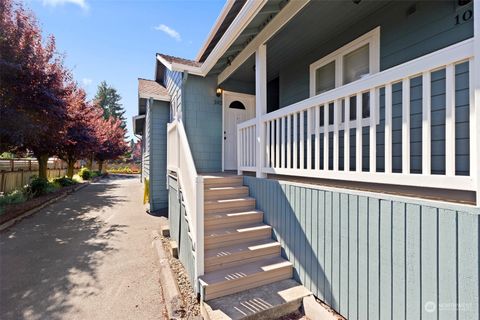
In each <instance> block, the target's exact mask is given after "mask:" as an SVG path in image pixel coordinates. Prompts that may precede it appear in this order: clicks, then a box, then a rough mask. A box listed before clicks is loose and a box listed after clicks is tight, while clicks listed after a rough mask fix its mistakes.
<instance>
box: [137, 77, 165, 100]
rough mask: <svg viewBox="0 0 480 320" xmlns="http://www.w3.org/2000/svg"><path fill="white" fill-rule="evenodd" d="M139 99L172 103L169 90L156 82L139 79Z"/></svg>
mask: <svg viewBox="0 0 480 320" xmlns="http://www.w3.org/2000/svg"><path fill="white" fill-rule="evenodd" d="M138 97H139V98H144V99H149V98H153V99H155V100H162V101H165V100H166V101H170V95H169V94H168V92H167V89H166V88H165V87H164V86H162V85H161V84H160V83H158V82H156V81H154V80H147V79H141V78H138Z"/></svg>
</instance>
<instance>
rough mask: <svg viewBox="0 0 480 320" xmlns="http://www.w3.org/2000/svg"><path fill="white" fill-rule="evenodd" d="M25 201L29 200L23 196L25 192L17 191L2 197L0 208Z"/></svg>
mask: <svg viewBox="0 0 480 320" xmlns="http://www.w3.org/2000/svg"><path fill="white" fill-rule="evenodd" d="M25 200H27V198H26V197H25V195H24V194H23V190H15V191H12V192H10V193H8V194H6V195H4V196H1V197H0V207H3V206H5V205H7V204H13V203H20V202H24V201H25Z"/></svg>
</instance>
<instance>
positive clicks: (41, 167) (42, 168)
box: [37, 154, 48, 179]
mask: <svg viewBox="0 0 480 320" xmlns="http://www.w3.org/2000/svg"><path fill="white" fill-rule="evenodd" d="M37 161H38V177H39V178H42V179H47V178H48V176H47V169H48V154H42V155H39V156H37Z"/></svg>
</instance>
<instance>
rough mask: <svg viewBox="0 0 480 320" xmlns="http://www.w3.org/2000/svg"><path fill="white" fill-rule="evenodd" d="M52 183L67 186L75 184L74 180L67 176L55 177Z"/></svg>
mask: <svg viewBox="0 0 480 320" xmlns="http://www.w3.org/2000/svg"><path fill="white" fill-rule="evenodd" d="M53 183H55V184H58V185H59V186H60V187H69V186H73V185H74V184H77V182H76V181H74V180H73V179H70V178H67V177H62V178H57V179H55V180H53Z"/></svg>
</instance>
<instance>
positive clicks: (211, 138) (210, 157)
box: [183, 75, 223, 172]
mask: <svg viewBox="0 0 480 320" xmlns="http://www.w3.org/2000/svg"><path fill="white" fill-rule="evenodd" d="M216 88H217V82H216V77H206V78H201V77H197V76H192V75H189V76H188V79H187V81H186V82H185V84H184V87H183V96H184V101H183V104H184V110H183V119H184V123H185V131H186V132H187V136H188V142H189V144H190V150H191V151H192V155H193V159H194V161H195V166H196V168H197V171H198V172H212V171H220V170H221V169H222V141H223V140H222V101H221V98H219V97H217V96H216V92H215V90H216Z"/></svg>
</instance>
